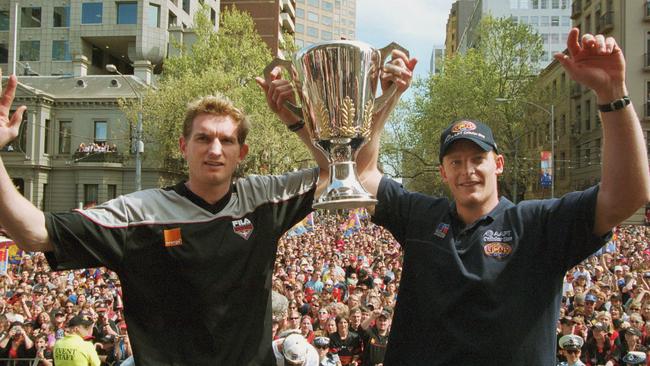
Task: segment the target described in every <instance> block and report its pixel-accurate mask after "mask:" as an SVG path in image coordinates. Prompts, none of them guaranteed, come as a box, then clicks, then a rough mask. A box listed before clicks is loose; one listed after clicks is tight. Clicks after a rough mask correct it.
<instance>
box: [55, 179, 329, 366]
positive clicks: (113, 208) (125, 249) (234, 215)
mask: <svg viewBox="0 0 650 366" xmlns="http://www.w3.org/2000/svg"><path fill="white" fill-rule="evenodd" d="M317 178H318V170H317V169H312V170H305V171H301V172H295V173H291V174H287V175H284V176H251V177H248V178H246V179H240V180H238V181H237V182H236V183H235V184H234V185H233V188H232V190H231V192H230V193H229V194H228V195H226V196H225V197H224V198H223V199H222V200H220V201H219V202H217V203H216V204H215V205H211V204H208V203H207V202H205V201H203V200H202V199H201V198H200V197H198V196H196V195H195V194H194V193H192V192H191V191H189V190H188V189H187V188H186V186H185V184H183V183H180V184H178V185H176V186H174V187H169V188H167V189H148V190H144V191H139V192H135V193H132V194H129V195H126V196H120V197H118V198H116V199H114V200H112V201H109V202H107V203H105V204H102V205H100V206H97V207H95V208H93V209H89V210H77V211H75V212H70V213H62V214H46V215H45V219H46V226H47V231H48V233H49V235H50V239H51V240H52V243H53V244H54V249H55V250H54V252H53V253H47V259H48V261H49V263H50V266H51V267H52V268H53V269H55V270H62V269H73V268H87V267H97V266H106V267H108V268H109V269H111V270H113V271H115V272H117V274H118V275H119V276H120V280H121V282H122V287H123V290H124V313H125V317H126V321H127V324H128V331H129V336H130V339H131V344H132V346H133V353H134V356H135V361H136V364H137V365H139V366H142V365H145V366H146V365H155V366H158V365H163V366H164V365H192V366H198V365H210V366H214V365H269V364H273V363H274V357H273V353H272V349H271V275H272V270H273V262H274V260H275V253H276V250H277V241H278V239H279V237H280V236H281V235H282V234H283V233H284V232H285V231H286V230H287V229H289V228H290V227H292V226H293V225H294V224H296V223H297V222H299V221H300V220H301V219H302V218H304V217H305V216H306V215H307V214H308V213H309V212H311V210H312V209H311V204H312V201H313V195H314V191H315V187H316V184H315V183H316V180H317Z"/></svg>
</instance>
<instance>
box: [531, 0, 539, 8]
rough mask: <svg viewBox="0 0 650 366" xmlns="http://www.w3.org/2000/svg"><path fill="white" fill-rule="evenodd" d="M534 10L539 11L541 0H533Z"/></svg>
mask: <svg viewBox="0 0 650 366" xmlns="http://www.w3.org/2000/svg"><path fill="white" fill-rule="evenodd" d="M532 2H533V9H539V0H533V1H532Z"/></svg>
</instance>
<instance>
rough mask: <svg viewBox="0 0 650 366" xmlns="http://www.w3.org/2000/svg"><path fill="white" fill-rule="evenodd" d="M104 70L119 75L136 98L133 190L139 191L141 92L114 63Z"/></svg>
mask: <svg viewBox="0 0 650 366" xmlns="http://www.w3.org/2000/svg"><path fill="white" fill-rule="evenodd" d="M106 71H108V72H110V73H114V74H118V75H120V76H121V77H122V79H124V80H125V81H126V83H127V84H129V87H130V88H131V90H132V91H133V94H135V96H136V97H137V98H138V103H139V108H138V122H137V124H136V128H135V190H136V191H139V190H141V189H142V153H143V152H144V142H142V94H140V93H139V92H138V91H137V90H136V89H135V88H134V87H133V84H131V81H129V78H127V77H126V76H125V75H124V74H122V73H121V72H120V71H119V70H118V69H117V67H115V65H113V64H107V65H106Z"/></svg>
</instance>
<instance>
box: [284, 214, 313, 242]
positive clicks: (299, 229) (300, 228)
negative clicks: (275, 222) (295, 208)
mask: <svg viewBox="0 0 650 366" xmlns="http://www.w3.org/2000/svg"><path fill="white" fill-rule="evenodd" d="M311 231H314V213H313V212H311V213H310V214H309V215H307V217H305V218H304V219H302V221H300V222H299V223H297V224H296V225H294V227H292V228H291V229H289V231H288V232H287V237H292V236H296V235H302V234H304V233H306V232H311Z"/></svg>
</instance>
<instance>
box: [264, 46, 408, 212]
mask: <svg viewBox="0 0 650 366" xmlns="http://www.w3.org/2000/svg"><path fill="white" fill-rule="evenodd" d="M393 49H400V50H402V51H404V52H406V53H407V54H408V52H407V51H406V50H405V49H403V48H402V47H401V46H399V45H397V44H395V43H391V44H390V45H388V46H386V47H384V48H382V49H375V48H373V47H371V46H370V45H368V44H366V43H363V42H358V41H330V42H323V43H317V44H314V45H312V46H310V47H307V48H304V49H302V50H300V51H299V52H298V53H297V54H296V55H295V57H294V58H293V59H292V60H291V61H285V60H281V59H275V60H274V61H273V62H271V63H270V64H269V65H268V66H267V67H266V69H265V70H264V75H265V77H266V79H267V81H269V80H270V79H271V71H272V70H273V69H274V68H275V67H277V66H280V67H283V68H285V69H287V70H288V71H289V72H290V74H291V76H292V80H293V82H294V85H295V87H296V90H297V92H298V97H299V99H300V102H301V104H302V106H301V107H297V106H294V105H292V104H288V105H287V108H289V109H290V110H291V111H293V113H295V114H296V115H298V116H299V117H300V118H303V119H304V121H305V125H306V127H307V128H308V130H309V133H310V135H311V138H312V141H313V143H314V144H315V145H316V146H317V147H318V148H319V149H320V150H322V151H323V152H324V153H325V155H326V156H327V158H328V160H329V165H330V167H329V169H330V171H329V172H330V178H329V183H328V186H327V188H326V189H325V192H323V194H322V195H321V196H320V197H318V198H317V199H316V200H315V201H314V206H313V207H314V208H320V209H332V208H355V207H366V206H371V205H373V204H375V203H376V202H377V200H376V199H375V198H374V197H373V196H372V195H371V194H370V193H368V192H367V191H366V190H365V189H364V188H363V186H362V185H361V183H360V182H359V178H358V176H357V173H356V170H355V165H356V164H355V163H354V161H355V158H356V155H357V153H358V151H359V149H360V148H361V147H362V146H363V145H364V144H365V143H366V142H367V140H368V137H369V136H370V132H371V128H372V117H373V113H374V112H376V111H378V110H380V109H381V108H383V107H384V105H385V104H386V101H388V99H389V97H391V96H392V95H393V94H394V93H395V90H396V88H395V87H394V86H393V87H392V88H389V89H388V90H386V91H385V92H384V94H383V95H382V96H381V97H379V98H375V93H376V91H377V85H378V83H379V75H380V72H381V68H382V66H383V63H384V61H385V59H386V58H387V57H388V55H390V54H391V52H392V50H393Z"/></svg>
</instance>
